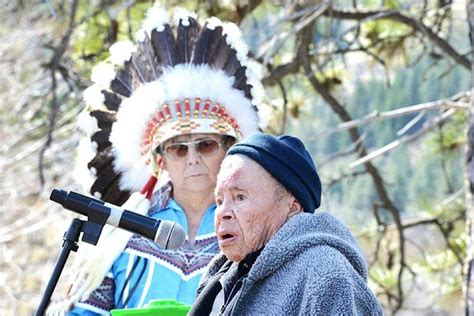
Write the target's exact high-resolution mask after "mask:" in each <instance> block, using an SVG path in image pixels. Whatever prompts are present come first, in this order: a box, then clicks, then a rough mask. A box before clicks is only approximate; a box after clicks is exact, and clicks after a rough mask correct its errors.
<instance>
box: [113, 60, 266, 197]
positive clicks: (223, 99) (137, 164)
mask: <svg viewBox="0 0 474 316" xmlns="http://www.w3.org/2000/svg"><path fill="white" fill-rule="evenodd" d="M177 82H179V83H180V84H176V83H177ZM232 84H233V79H232V78H229V77H228V76H227V75H226V74H225V73H224V72H223V71H215V70H211V69H210V68H209V66H208V65H191V64H181V65H177V66H176V67H174V68H172V69H167V70H165V71H164V73H163V75H162V76H161V77H160V78H159V79H158V80H157V81H154V82H150V83H147V84H145V85H143V86H141V87H140V88H138V89H137V90H136V91H135V92H134V93H133V95H132V96H131V97H130V98H128V99H125V100H124V101H123V102H122V104H121V107H120V109H119V111H118V113H117V122H116V123H115V124H114V125H113V128H112V132H111V135H110V140H111V142H112V143H113V144H114V155H115V157H116V159H115V161H114V163H115V168H116V170H117V171H120V172H122V173H123V177H122V178H121V182H120V187H121V188H122V189H128V190H132V191H137V190H140V189H141V188H142V187H143V185H144V184H145V183H146V181H147V180H148V178H149V177H150V176H151V175H152V174H153V168H152V166H151V165H146V163H145V162H146V160H147V159H148V158H149V156H142V155H141V153H140V152H141V147H140V145H141V140H142V137H143V133H144V131H145V128H146V124H147V122H148V121H149V119H150V117H151V115H153V114H154V113H155V112H156V110H157V109H161V107H162V105H163V104H164V103H165V102H168V104H169V105H170V110H171V111H172V112H173V111H174V100H183V99H184V98H190V99H193V98H195V97H200V98H201V99H202V100H203V101H205V100H207V99H210V100H211V101H212V102H219V103H220V104H221V105H222V106H224V107H225V109H226V111H227V112H228V113H229V115H230V116H231V117H233V118H234V119H235V120H236V121H237V124H238V125H239V127H240V131H241V133H242V135H243V137H245V136H248V135H250V134H252V133H254V132H256V131H257V127H258V117H257V114H256V113H255V110H254V109H253V108H252V105H251V102H250V101H249V100H248V99H247V98H245V96H244V94H243V92H242V91H240V90H237V89H235V88H233V87H232ZM203 103H204V102H203ZM137 105H139V108H138V107H137ZM173 115H174V112H173ZM130 131H133V133H130Z"/></svg>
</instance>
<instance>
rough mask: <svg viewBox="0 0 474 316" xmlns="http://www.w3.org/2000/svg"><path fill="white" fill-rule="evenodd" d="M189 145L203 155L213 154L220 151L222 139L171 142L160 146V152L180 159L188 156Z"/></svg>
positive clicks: (173, 158)
mask: <svg viewBox="0 0 474 316" xmlns="http://www.w3.org/2000/svg"><path fill="white" fill-rule="evenodd" d="M189 146H192V147H194V149H196V151H197V152H198V153H199V154H200V155H201V156H212V155H215V154H216V153H217V152H218V151H219V147H220V146H222V141H220V142H219V141H217V140H214V139H200V140H197V141H194V142H181V143H171V144H167V145H165V146H164V147H163V148H160V152H161V153H163V154H165V155H166V156H167V157H168V158H170V159H172V160H179V159H183V158H185V157H186V155H187V154H188V149H189ZM160 147H161V146H160Z"/></svg>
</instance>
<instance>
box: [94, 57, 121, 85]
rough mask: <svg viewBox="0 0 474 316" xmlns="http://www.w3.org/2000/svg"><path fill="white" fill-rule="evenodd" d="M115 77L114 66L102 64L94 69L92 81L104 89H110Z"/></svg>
mask: <svg viewBox="0 0 474 316" xmlns="http://www.w3.org/2000/svg"><path fill="white" fill-rule="evenodd" d="M115 75H116V74H115V69H114V65H112V64H110V63H107V62H102V63H99V64H97V65H96V66H94V67H93V68H92V73H91V80H92V82H94V83H97V84H99V85H101V86H103V87H108V86H110V83H111V82H112V80H114V78H115Z"/></svg>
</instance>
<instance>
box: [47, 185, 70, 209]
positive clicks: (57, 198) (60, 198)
mask: <svg viewBox="0 0 474 316" xmlns="http://www.w3.org/2000/svg"><path fill="white" fill-rule="evenodd" d="M67 195H68V193H67V192H66V191H64V190H56V189H53V191H52V192H51V195H50V197H49V199H50V200H51V201H54V202H56V203H59V204H61V205H64V202H65V201H66V199H67Z"/></svg>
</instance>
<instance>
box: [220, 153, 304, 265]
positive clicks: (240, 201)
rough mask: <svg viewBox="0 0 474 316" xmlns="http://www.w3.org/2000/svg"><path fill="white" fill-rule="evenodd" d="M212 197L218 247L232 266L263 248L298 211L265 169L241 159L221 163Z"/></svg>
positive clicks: (227, 159)
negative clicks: (233, 263)
mask: <svg viewBox="0 0 474 316" xmlns="http://www.w3.org/2000/svg"><path fill="white" fill-rule="evenodd" d="M215 195H216V203H217V209H216V213H215V218H214V224H215V230H216V233H217V238H218V240H219V247H220V249H221V250H222V252H223V253H224V254H225V255H226V257H227V258H228V259H229V260H231V261H234V262H239V261H241V260H243V259H244V258H245V257H246V256H247V255H248V254H249V253H251V252H253V251H256V250H258V249H260V248H262V247H263V246H264V245H265V244H266V243H267V242H268V241H269V240H270V238H271V237H272V236H273V235H274V234H275V233H276V232H277V231H278V229H280V227H281V226H282V225H283V224H284V223H285V222H286V221H287V219H288V218H289V217H290V216H292V215H294V214H296V213H298V212H300V211H301V206H300V204H299V203H298V202H297V201H296V199H295V198H294V197H293V196H292V195H291V194H290V193H288V192H287V191H286V190H284V189H283V188H282V187H281V186H280V185H279V184H278V183H277V182H276V180H275V179H274V178H272V177H271V176H270V174H269V173H268V172H267V171H266V170H265V169H263V168H262V167H261V166H260V165H259V164H257V163H256V162H255V161H253V160H251V159H249V158H247V157H246V156H242V155H231V156H228V157H226V158H225V159H224V161H223V163H222V166H221V170H220V172H219V175H218V178H217V186H216V191H215Z"/></svg>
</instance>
